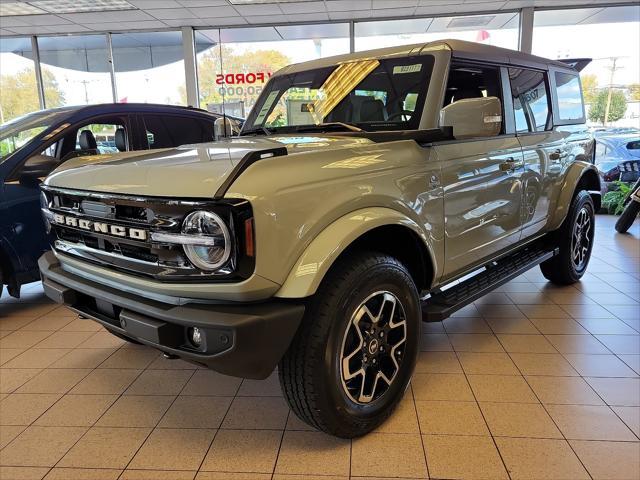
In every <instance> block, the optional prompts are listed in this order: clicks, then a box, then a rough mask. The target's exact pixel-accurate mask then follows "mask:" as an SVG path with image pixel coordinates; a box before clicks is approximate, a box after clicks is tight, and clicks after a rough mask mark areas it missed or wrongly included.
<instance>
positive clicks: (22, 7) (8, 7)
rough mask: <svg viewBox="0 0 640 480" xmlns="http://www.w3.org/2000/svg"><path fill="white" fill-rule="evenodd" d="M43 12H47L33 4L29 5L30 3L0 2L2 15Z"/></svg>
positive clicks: (0, 13) (0, 14)
mask: <svg viewBox="0 0 640 480" xmlns="http://www.w3.org/2000/svg"><path fill="white" fill-rule="evenodd" d="M42 13H47V12H45V11H43V10H40V9H39V8H37V7H34V6H33V5H29V4H28V3H22V2H20V3H18V2H10V3H4V2H2V3H0V17H10V16H12V15H39V14H42Z"/></svg>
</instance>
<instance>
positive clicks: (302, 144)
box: [44, 135, 370, 198]
mask: <svg viewBox="0 0 640 480" xmlns="http://www.w3.org/2000/svg"><path fill="white" fill-rule="evenodd" d="M363 143H370V140H367V139H364V138H355V137H339V136H333V137H332V136H328V135H313V136H309V135H305V136H300V135H281V136H271V137H238V138H232V139H225V140H223V141H219V142H212V143H202V144H196V145H185V146H182V147H178V148H169V149H162V150H144V151H138V152H125V153H114V154H104V155H95V156H89V157H77V158H74V159H72V160H69V161H67V162H65V163H64V164H63V165H61V166H60V167H59V168H57V169H56V170H54V171H53V173H51V175H49V176H48V177H47V178H46V180H45V182H44V184H45V185H47V186H50V187H54V188H55V187H59V188H69V189H74V190H86V191H92V192H103V193H119V194H126V195H140V196H154V197H180V198H212V197H213V196H214V194H215V192H216V191H217V190H218V188H219V187H220V186H221V185H222V183H223V182H224V181H225V180H226V179H227V177H228V176H229V175H230V174H231V173H232V171H233V169H234V167H235V166H236V165H237V164H238V163H239V162H240V161H241V160H242V158H243V157H244V156H245V155H247V154H248V153H251V152H255V151H260V150H266V149H273V148H281V147H283V146H284V147H286V148H287V152H288V155H296V154H304V153H307V152H313V151H317V150H320V149H322V150H327V149H334V148H344V147H351V146H356V145H361V144H363ZM296 160H301V159H300V158H298V159H296ZM263 161H268V159H265V160H263Z"/></svg>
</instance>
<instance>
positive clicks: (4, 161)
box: [0, 103, 241, 297]
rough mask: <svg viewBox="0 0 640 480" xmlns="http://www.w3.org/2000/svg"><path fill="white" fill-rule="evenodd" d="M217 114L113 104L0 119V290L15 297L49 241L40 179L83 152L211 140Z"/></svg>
mask: <svg viewBox="0 0 640 480" xmlns="http://www.w3.org/2000/svg"><path fill="white" fill-rule="evenodd" d="M220 118H221V116H220V115H218V114H212V113H209V112H207V111H206V110H200V109H194V108H187V107H175V106H171V105H154V104H133V103H116V104H104V105H90V106H76V107H62V108H56V109H50V110H42V111H39V112H34V113H30V114H27V115H24V116H22V117H19V118H17V119H14V120H12V121H11V122H8V123H5V124H3V125H2V126H0V295H2V291H3V285H6V286H7V289H8V291H9V293H10V294H11V295H13V296H16V297H17V296H19V295H20V286H21V285H22V284H24V283H29V282H33V281H35V280H38V279H39V276H40V275H39V272H38V265H37V261H38V258H39V257H40V255H42V253H43V252H44V251H46V250H48V249H49V243H50V241H49V239H48V235H47V233H46V232H45V229H44V224H43V222H42V216H41V214H40V190H39V184H40V182H41V180H42V179H44V177H46V176H47V175H48V174H49V173H51V171H52V170H53V169H54V168H56V167H57V166H59V165H61V164H62V163H64V162H66V161H68V160H70V159H71V158H77V157H83V158H85V157H86V156H88V155H96V154H98V155H104V156H108V157H109V158H111V156H112V155H113V154H116V153H119V152H128V151H134V150H148V149H151V148H169V147H176V146H178V145H182V144H187V143H200V142H207V141H212V140H214V124H215V122H216V120H218V119H220ZM233 123H234V124H236V126H237V127H239V126H240V125H241V124H240V123H239V121H238V119H233ZM237 130H239V128H237ZM148 138H151V140H149V139H148ZM98 158H99V157H98ZM95 160H96V159H95V157H94V160H93V161H95Z"/></svg>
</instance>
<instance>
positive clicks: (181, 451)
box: [128, 428, 216, 470]
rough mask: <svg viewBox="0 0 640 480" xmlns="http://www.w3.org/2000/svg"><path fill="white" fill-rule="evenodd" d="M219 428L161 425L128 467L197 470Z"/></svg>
mask: <svg viewBox="0 0 640 480" xmlns="http://www.w3.org/2000/svg"><path fill="white" fill-rule="evenodd" d="M215 432H216V431H215V430H210V429H194V428H189V429H174V428H157V429H155V430H154V431H153V432H152V433H151V435H150V436H149V438H147V440H146V441H145V443H144V444H143V445H142V448H140V450H139V451H138V453H136V455H135V457H133V460H132V461H131V463H130V464H129V466H128V468H132V469H156V470H197V469H198V467H199V466H200V464H201V463H202V460H203V459H204V457H205V455H206V454H207V450H208V449H209V445H211V441H212V440H213V436H214V434H215Z"/></svg>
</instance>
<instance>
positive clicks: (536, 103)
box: [509, 68, 551, 133]
mask: <svg viewBox="0 0 640 480" xmlns="http://www.w3.org/2000/svg"><path fill="white" fill-rule="evenodd" d="M509 80H510V82H511V95H512V96H513V110H514V113H515V121H516V131H517V132H518V133H523V132H542V131H544V130H549V129H550V128H551V110H550V109H549V89H548V87H547V82H546V81H545V75H544V73H542V72H537V71H534V70H527V69H523V68H510V69H509Z"/></svg>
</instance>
